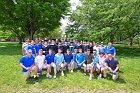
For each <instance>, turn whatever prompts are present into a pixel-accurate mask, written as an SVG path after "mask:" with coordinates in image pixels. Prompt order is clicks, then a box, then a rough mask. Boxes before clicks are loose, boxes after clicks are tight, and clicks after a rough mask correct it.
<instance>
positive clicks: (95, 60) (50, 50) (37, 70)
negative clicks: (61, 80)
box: [20, 38, 119, 81]
mask: <svg viewBox="0 0 140 93" xmlns="http://www.w3.org/2000/svg"><path fill="white" fill-rule="evenodd" d="M22 54H23V57H22V58H21V59H20V66H21V67H22V72H23V73H24V74H25V77H26V79H29V78H30V77H31V75H30V73H31V71H33V72H34V80H35V81H38V75H42V69H46V70H47V74H46V77H47V78H52V72H53V73H54V75H53V78H56V77H57V73H59V72H61V75H62V76H64V75H65V74H64V73H65V70H69V71H70V72H71V73H73V72H74V71H75V70H81V69H84V73H83V75H84V77H86V76H87V73H88V72H89V73H90V75H89V80H92V77H93V73H94V72H96V73H97V77H98V78H106V77H107V72H109V73H110V74H111V75H112V79H113V80H116V79H117V78H118V72H119V62H118V60H117V59H116V58H115V55H116V49H115V47H113V46H112V43H111V42H109V43H108V45H107V46H105V45H104V44H103V42H101V43H97V42H89V41H80V42H79V41H77V40H67V41H66V40H64V39H62V40H58V39H55V40H54V39H53V40H48V39H46V38H45V39H38V38H36V39H35V40H30V39H28V38H27V39H26V42H25V43H23V45H22ZM52 68H53V69H52ZM52 70H53V71H52Z"/></svg>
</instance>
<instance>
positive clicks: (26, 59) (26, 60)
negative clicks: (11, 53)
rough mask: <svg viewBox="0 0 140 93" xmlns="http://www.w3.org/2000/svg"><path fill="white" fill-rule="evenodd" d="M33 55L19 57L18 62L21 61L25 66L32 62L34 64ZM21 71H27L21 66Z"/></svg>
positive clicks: (29, 65) (30, 64)
mask: <svg viewBox="0 0 140 93" xmlns="http://www.w3.org/2000/svg"><path fill="white" fill-rule="evenodd" d="M34 59H35V58H34V57H33V56H30V57H29V56H28V55H26V56H23V57H22V58H21V59H20V63H22V64H23V65H24V66H25V67H31V66H32V65H33V64H34ZM22 72H27V70H26V69H24V68H22Z"/></svg>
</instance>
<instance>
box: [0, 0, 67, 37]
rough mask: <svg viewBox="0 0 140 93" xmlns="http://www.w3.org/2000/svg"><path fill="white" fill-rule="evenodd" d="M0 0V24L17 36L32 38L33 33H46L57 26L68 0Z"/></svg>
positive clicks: (64, 12)
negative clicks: (15, 2) (14, 0)
mask: <svg viewBox="0 0 140 93" xmlns="http://www.w3.org/2000/svg"><path fill="white" fill-rule="evenodd" d="M16 1H17V4H14V2H13V1H12V0H10V1H9V0H2V1H0V4H1V6H0V11H1V13H0V17H1V19H0V25H1V26H2V27H4V28H5V29H7V30H10V31H12V32H14V33H16V35H17V36H20V37H21V35H22V36H24V37H25V36H29V37H31V38H33V35H34V34H35V33H42V32H43V33H45V32H46V33H48V32H49V31H53V30H54V29H55V28H57V27H59V25H60V19H61V18H62V17H63V15H64V14H66V13H67V12H66V11H67V10H68V6H69V3H68V0H16Z"/></svg>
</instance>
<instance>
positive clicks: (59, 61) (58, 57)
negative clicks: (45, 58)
mask: <svg viewBox="0 0 140 93" xmlns="http://www.w3.org/2000/svg"><path fill="white" fill-rule="evenodd" d="M54 63H55V64H56V69H57V71H60V69H61V75H62V76H64V72H63V70H64V67H65V65H66V63H65V62H64V55H63V54H62V49H60V48H59V49H58V53H57V54H55V57H54Z"/></svg>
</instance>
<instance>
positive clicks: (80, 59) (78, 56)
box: [76, 53, 85, 63]
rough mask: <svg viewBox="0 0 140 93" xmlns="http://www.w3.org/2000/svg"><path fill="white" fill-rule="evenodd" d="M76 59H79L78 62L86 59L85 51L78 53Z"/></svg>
mask: <svg viewBox="0 0 140 93" xmlns="http://www.w3.org/2000/svg"><path fill="white" fill-rule="evenodd" d="M76 59H77V61H78V63H82V62H83V61H84V60H85V54H84V53H82V54H80V53H78V54H77V55H76Z"/></svg>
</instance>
